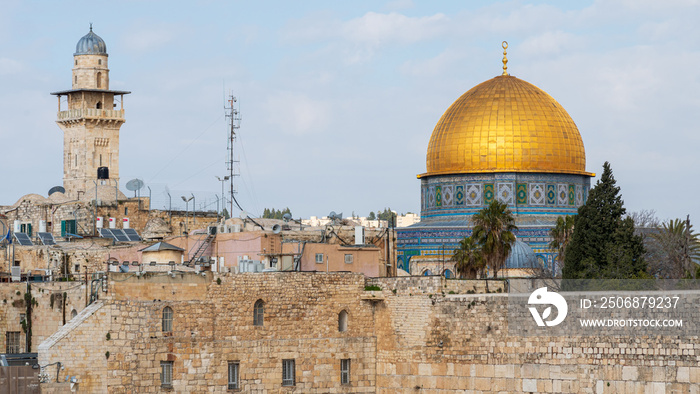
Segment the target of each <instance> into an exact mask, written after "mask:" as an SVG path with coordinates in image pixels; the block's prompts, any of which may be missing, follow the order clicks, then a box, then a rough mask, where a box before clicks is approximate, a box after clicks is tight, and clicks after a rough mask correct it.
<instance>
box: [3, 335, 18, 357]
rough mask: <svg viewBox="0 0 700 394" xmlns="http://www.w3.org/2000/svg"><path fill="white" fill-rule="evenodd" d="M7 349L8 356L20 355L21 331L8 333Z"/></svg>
mask: <svg viewBox="0 0 700 394" xmlns="http://www.w3.org/2000/svg"><path fill="white" fill-rule="evenodd" d="M6 337H7V338H6V340H7V347H6V350H7V352H6V353H8V354H12V353H20V346H19V338H20V337H19V331H8V332H7V336H6Z"/></svg>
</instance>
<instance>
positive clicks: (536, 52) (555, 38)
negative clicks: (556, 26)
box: [518, 30, 582, 57]
mask: <svg viewBox="0 0 700 394" xmlns="http://www.w3.org/2000/svg"><path fill="white" fill-rule="evenodd" d="M581 41H582V40H581V39H579V38H578V37H576V36H575V35H574V34H571V33H567V32H564V31H561V30H554V31H547V32H544V33H542V34H539V35H536V36H531V37H528V38H526V39H525V40H523V42H522V43H520V44H519V45H518V50H519V52H520V53H523V54H527V56H535V57H536V56H543V55H553V54H558V53H560V52H561V51H562V50H563V49H566V48H580V47H581Z"/></svg>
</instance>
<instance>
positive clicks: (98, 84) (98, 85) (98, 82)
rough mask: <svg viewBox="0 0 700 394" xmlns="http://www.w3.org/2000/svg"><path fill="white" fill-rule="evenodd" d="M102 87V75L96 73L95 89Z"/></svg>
mask: <svg viewBox="0 0 700 394" xmlns="http://www.w3.org/2000/svg"><path fill="white" fill-rule="evenodd" d="M101 87H102V73H97V88H98V89H99V88H101Z"/></svg>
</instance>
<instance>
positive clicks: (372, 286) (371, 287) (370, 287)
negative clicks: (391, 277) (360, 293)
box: [365, 285, 382, 291]
mask: <svg viewBox="0 0 700 394" xmlns="http://www.w3.org/2000/svg"><path fill="white" fill-rule="evenodd" d="M381 289H382V288H381V287H379V286H377V285H371V286H365V291H379V290H381Z"/></svg>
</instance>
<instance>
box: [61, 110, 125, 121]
mask: <svg viewBox="0 0 700 394" xmlns="http://www.w3.org/2000/svg"><path fill="white" fill-rule="evenodd" d="M82 118H85V119H116V120H123V119H124V110H123V109H116V110H115V109H97V108H85V109H83V108H76V109H69V110H68V111H59V112H58V120H72V119H82Z"/></svg>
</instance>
